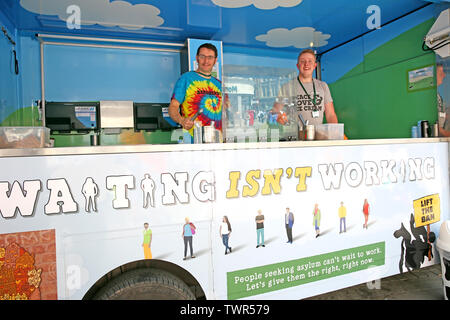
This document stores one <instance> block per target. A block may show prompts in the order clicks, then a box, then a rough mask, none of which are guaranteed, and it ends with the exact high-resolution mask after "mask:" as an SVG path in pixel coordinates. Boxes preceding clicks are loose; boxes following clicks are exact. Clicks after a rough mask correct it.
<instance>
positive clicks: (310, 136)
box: [306, 124, 315, 141]
mask: <svg viewBox="0 0 450 320" xmlns="http://www.w3.org/2000/svg"><path fill="white" fill-rule="evenodd" d="M314 136H315V128H314V125H313V124H308V125H306V140H309V141H311V140H314Z"/></svg>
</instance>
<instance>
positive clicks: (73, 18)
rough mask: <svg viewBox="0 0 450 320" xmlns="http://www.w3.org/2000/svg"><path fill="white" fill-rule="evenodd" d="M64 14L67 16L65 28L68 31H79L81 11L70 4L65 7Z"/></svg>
mask: <svg viewBox="0 0 450 320" xmlns="http://www.w3.org/2000/svg"><path fill="white" fill-rule="evenodd" d="M66 13H67V14H68V15H69V16H68V17H67V19H66V26H67V28H68V29H70V30H74V29H77V30H79V29H81V9H80V7H79V6H77V5H75V4H72V5H70V6H68V7H67V9H66Z"/></svg>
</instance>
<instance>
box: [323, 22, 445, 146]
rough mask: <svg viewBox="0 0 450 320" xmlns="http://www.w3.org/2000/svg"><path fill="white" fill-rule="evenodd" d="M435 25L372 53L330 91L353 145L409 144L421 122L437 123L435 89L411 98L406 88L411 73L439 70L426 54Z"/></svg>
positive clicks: (426, 24) (416, 29) (432, 57)
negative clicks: (400, 141) (363, 142)
mask: <svg viewBox="0 0 450 320" xmlns="http://www.w3.org/2000/svg"><path fill="white" fill-rule="evenodd" d="M432 22H433V21H432V20H430V21H427V22H424V23H423V24H421V25H419V26H416V27H414V28H412V29H410V30H409V31H407V32H405V33H403V34H402V35H400V36H398V37H396V38H394V39H393V40H391V41H389V42H388V43H386V44H384V45H382V46H380V47H379V48H377V49H375V50H373V51H372V52H370V53H369V54H367V55H366V56H365V58H364V61H363V62H362V63H361V64H360V65H358V66H356V67H355V68H353V69H352V70H351V71H350V72H348V73H347V74H346V75H344V76H343V77H342V78H341V79H340V80H338V81H336V82H334V83H331V84H330V85H329V86H330V90H331V92H332V95H333V100H334V105H335V109H336V113H337V115H338V118H339V122H341V123H345V134H346V135H347V136H348V137H349V138H350V139H375V138H381V139H382V138H408V137H410V136H411V126H413V125H416V124H417V121H419V120H428V121H429V123H430V124H433V123H435V122H436V119H437V109H436V86H432V87H430V88H428V89H424V90H420V91H413V92H410V91H408V88H407V72H408V71H409V70H412V69H417V68H421V67H424V66H429V65H434V64H435V61H436V60H435V59H436V58H435V54H434V53H433V52H431V53H430V52H424V51H422V39H423V35H424V32H425V34H426V31H425V30H428V29H429V27H431V25H432ZM361 69H363V70H364V72H361Z"/></svg>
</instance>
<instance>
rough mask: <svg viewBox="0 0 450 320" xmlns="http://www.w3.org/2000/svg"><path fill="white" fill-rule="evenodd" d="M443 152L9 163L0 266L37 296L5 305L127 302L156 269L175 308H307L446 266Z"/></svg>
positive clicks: (371, 146) (249, 150)
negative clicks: (317, 300)
mask: <svg viewBox="0 0 450 320" xmlns="http://www.w3.org/2000/svg"><path fill="white" fill-rule="evenodd" d="M449 141H450V139H448V138H445V139H444V138H423V139H383V140H345V141H306V142H305V141H298V142H295V141H294V142H280V143H272V142H269V143H233V144H198V145H181V144H177V145H133V146H131V145H124V146H96V147H72V148H42V149H4V150H1V151H0V168H3V169H2V171H1V174H0V262H1V261H2V260H1V259H3V258H2V256H8V257H9V256H12V255H11V252H13V251H14V252H16V251H17V252H20V253H21V254H22V255H24V256H23V257H21V259H25V258H27V259H28V260H27V261H29V262H28V263H27V267H29V268H30V270H28V272H29V273H28V278H30V277H31V278H30V279H25V278H17V279H10V280H11V281H14V282H10V283H20V282H21V281H25V280H26V281H28V282H26V283H28V284H30V283H31V284H30V285H28V286H10V285H2V284H1V283H0V295H2V296H1V297H4V298H8V297H11V296H12V295H14V296H20V297H23V298H29V299H31V298H36V297H37V295H38V294H39V297H40V298H42V299H56V298H58V299H82V298H87V299H88V298H99V299H100V298H108V297H111V294H112V295H113V296H114V297H119V298H120V297H122V298H123V297H124V296H120V294H121V293H120V292H122V293H123V294H125V292H128V293H127V294H130V295H133V294H135V293H136V292H137V291H136V289H135V288H134V287H133V286H132V285H131V287H130V284H133V283H138V281H139V279H141V276H142V273H145V274H147V273H146V272H147V271H146V270H150V269H151V270H160V271H158V272H161V274H160V273H158V276H156V275H155V277H156V278H158V279H162V278H161V277H163V275H162V274H164V277H169V275H168V273H169V274H171V275H176V276H177V279H178V280H173V279H172V278H170V279H172V280H170V281H171V282H173V281H176V283H177V287H180V286H182V287H183V288H185V289H184V291H183V292H184V293H183V294H182V296H177V297H178V298H188V299H191V298H195V297H206V298H207V299H301V298H306V297H311V296H315V295H318V294H322V293H325V292H330V291H334V290H338V289H341V288H344V287H348V286H352V285H356V284H359V283H365V282H369V281H374V280H377V279H381V278H384V277H388V276H391V275H394V274H398V273H400V272H406V271H407V270H413V269H418V268H421V267H424V266H427V265H431V264H435V263H439V260H438V257H439V255H438V252H437V249H436V245H435V244H436V238H437V237H438V236H439V228H440V225H441V223H442V221H445V220H448V219H449V218H450V217H449V212H450V208H449V194H450V192H449V169H448V168H449ZM258 212H260V213H261V214H260V215H259V214H258ZM257 215H258V217H257ZM224 216H227V217H228V221H229V222H230V226H231V230H232V232H231V234H229V235H228V237H226V238H225V237H224V235H223V234H221V233H220V232H221V231H223V230H225V229H226V230H229V229H228V227H224V224H223V221H224V220H225V218H224ZM261 216H262V217H263V218H261ZM261 220H263V222H262V223H261ZM256 221H258V223H256ZM187 222H189V223H193V225H194V226H195V228H194V227H191V226H190V225H189V224H188V223H187ZM147 226H148V229H147V228H146V227H147ZM149 230H150V231H149ZM291 240H292V241H291ZM225 244H227V245H228V246H229V247H231V248H232V250H231V249H228V247H225ZM191 249H192V252H191V251H190V250H191ZM2 253H3V255H2ZM30 257H31V259H30ZM11 267H15V268H19V265H18V264H17V265H14V264H11V263H9V264H8V265H5V264H0V272H1V273H2V274H3V275H5V276H8V275H9V276H10V277H11V275H12V276H15V275H23V274H24V273H20V272H19V273H17V272H16V273H14V272H9V271H7V270H6V269H5V268H11ZM147 268H150V269H147ZM26 274H27V273H25V275H26ZM116 276H117V278H114V281H113V282H110V281H109V280H110V279H111V277H116ZM149 276H150V275H149ZM170 277H172V276H170ZM166 280H167V281H169V280H168V279H166ZM166 280H164V281H166ZM152 281H153V280H152ZM152 281H150V280H149V283H153V282H152ZM167 281H166V282H165V283H167ZM118 282H120V283H121V284H120V286H121V287H122V289H123V290H121V291H120V292H116V291H114V290H115V289H114V288H115V287H114V286H115V285H116V284H117V283H118ZM8 283H9V282H8ZM152 290H153V289H152V288H148V294H150V296H152V297H155V294H156V293H155V292H154V291H152ZM152 292H153V293H152ZM116 294H118V295H119V296H116ZM167 294H169V293H167ZM1 297H0V298H1ZM158 297H159V298H161V296H158ZM164 297H165V298H167V297H171V298H174V296H171V295H167V296H164Z"/></svg>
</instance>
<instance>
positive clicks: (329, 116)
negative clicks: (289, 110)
mask: <svg viewBox="0 0 450 320" xmlns="http://www.w3.org/2000/svg"><path fill="white" fill-rule="evenodd" d="M316 67H317V62H316V55H315V53H314V51H313V50H311V49H305V50H303V51H302V52H300V54H299V55H298V59H297V69H298V71H299V74H298V77H296V78H295V79H293V80H291V81H289V82H287V83H286V84H284V85H283V86H282V87H281V89H280V91H279V93H278V99H277V100H278V101H283V100H284V99H286V98H287V99H288V100H289V101H291V102H293V103H294V104H295V108H296V109H297V117H298V114H301V115H302V116H303V119H304V120H305V121H309V124H313V125H318V124H322V122H323V118H324V116H325V118H326V120H327V123H338V118H337V115H336V112H335V110H334V104H333V99H332V97H331V93H330V89H329V88H328V85H327V84H326V83H325V82H323V81H320V80H317V79H313V73H314V70H315V69H316ZM296 120H297V119H296Z"/></svg>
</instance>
